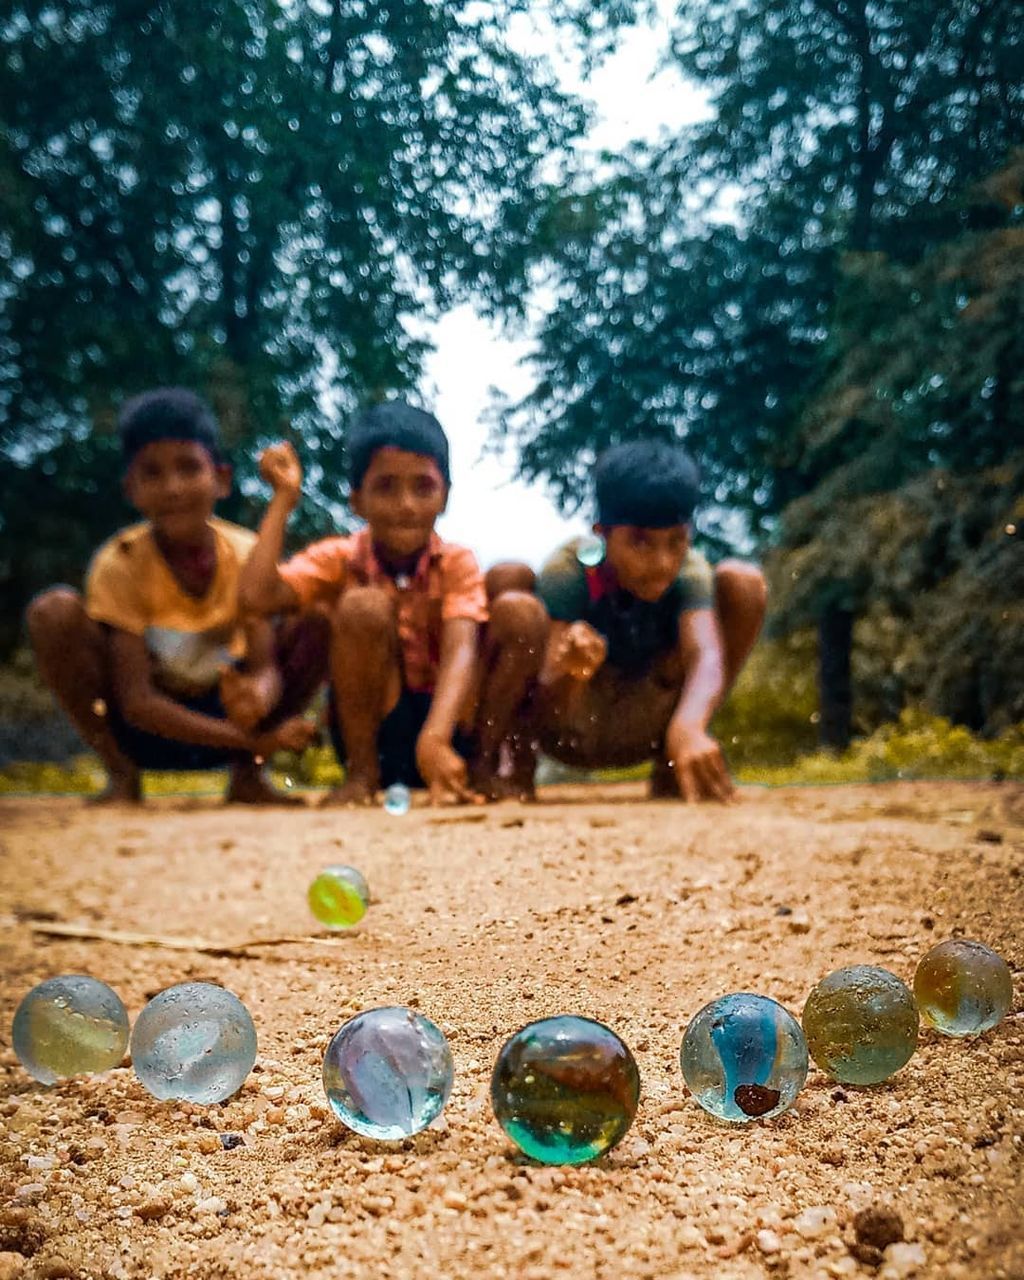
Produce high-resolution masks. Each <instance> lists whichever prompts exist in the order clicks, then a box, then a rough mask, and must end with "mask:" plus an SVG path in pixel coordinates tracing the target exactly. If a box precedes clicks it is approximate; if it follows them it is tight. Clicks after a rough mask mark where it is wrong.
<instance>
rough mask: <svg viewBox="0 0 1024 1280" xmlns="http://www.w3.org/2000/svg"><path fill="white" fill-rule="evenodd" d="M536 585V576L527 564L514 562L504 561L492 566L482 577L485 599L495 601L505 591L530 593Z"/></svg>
mask: <svg viewBox="0 0 1024 1280" xmlns="http://www.w3.org/2000/svg"><path fill="white" fill-rule="evenodd" d="M536 585H537V575H536V574H535V573H534V571H533V570H532V569H531V568H530V566H529V565H528V564H521V563H520V562H519V561H516V560H505V561H502V563H501V564H496V565H493V566H492V567H491V568H490V569H488V570H487V573H486V574H485V575H484V586H485V587H486V589H487V599H488V600H496V599H497V598H498V596H500V595H502V594H504V593H505V592H506V591H525V592H527V593H532V592H533V590H534V588H535V587H536Z"/></svg>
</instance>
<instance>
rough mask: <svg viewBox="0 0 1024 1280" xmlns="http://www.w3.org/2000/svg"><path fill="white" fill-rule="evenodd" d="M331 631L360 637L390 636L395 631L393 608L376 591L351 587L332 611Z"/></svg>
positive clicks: (385, 593)
mask: <svg viewBox="0 0 1024 1280" xmlns="http://www.w3.org/2000/svg"><path fill="white" fill-rule="evenodd" d="M333 622H334V627H335V629H337V630H341V631H345V632H348V633H351V632H358V633H359V634H360V635H363V636H365V635H374V636H377V635H380V636H384V635H390V634H391V633H392V632H393V631H394V629H395V606H394V603H393V601H392V600H391V597H390V596H389V595H388V593H387V592H386V591H383V590H382V589H381V588H380V587H351V588H350V589H349V590H348V591H346V592H344V594H343V595H342V597H341V599H340V600H339V601H338V604H337V606H336V608H335V610H334V619H333Z"/></svg>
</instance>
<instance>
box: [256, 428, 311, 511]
mask: <svg viewBox="0 0 1024 1280" xmlns="http://www.w3.org/2000/svg"><path fill="white" fill-rule="evenodd" d="M260 475H261V476H262V477H263V479H264V480H265V481H266V482H267V484H269V485H270V487H271V489H273V491H274V493H275V494H279V495H280V496H281V497H282V498H286V499H287V500H288V502H289V503H290V505H291V506H293V507H294V506H295V504H296V503H297V502H298V500H299V498H300V497H301V496H302V463H301V462H300V461H299V456H298V454H297V453H296V452H295V450H294V449H293V448H292V446H291V445H290V444H289V443H288V441H287V440H282V441H280V442H279V443H278V444H272V445H270V446H269V447H268V448H266V449H264V450H263V452H262V453H261V454H260Z"/></svg>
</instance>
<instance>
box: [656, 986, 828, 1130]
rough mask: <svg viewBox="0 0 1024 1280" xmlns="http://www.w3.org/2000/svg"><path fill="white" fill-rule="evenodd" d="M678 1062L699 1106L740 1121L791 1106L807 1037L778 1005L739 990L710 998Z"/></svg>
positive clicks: (802, 1070)
mask: <svg viewBox="0 0 1024 1280" xmlns="http://www.w3.org/2000/svg"><path fill="white" fill-rule="evenodd" d="M679 1061H680V1065H681V1066H682V1069H683V1079H684V1080H685V1081H686V1083H687V1085H688V1086H689V1087H690V1089H691V1090H692V1092H693V1096H694V1097H695V1098H696V1099H697V1101H698V1102H699V1103H700V1105H701V1106H702V1107H703V1108H704V1109H705V1111H710V1112H711V1114H712V1115H714V1116H718V1117H719V1119H721V1120H731V1121H735V1122H738V1123H741V1124H745V1123H747V1122H749V1121H751V1120H761V1119H767V1118H769V1117H771V1116H777V1115H780V1114H781V1113H782V1112H783V1111H785V1110H786V1109H787V1108H788V1107H790V1106H792V1105H793V1100H794V1099H795V1098H796V1095H797V1094H798V1093H799V1092H800V1090H801V1089H802V1088H803V1084H804V1080H805V1079H806V1078H807V1041H806V1040H805V1039H804V1033H803V1032H802V1031H801V1030H800V1024H799V1023H798V1022H797V1020H796V1019H795V1018H794V1017H793V1015H792V1014H790V1013H789V1012H787V1011H786V1010H785V1009H783V1007H782V1005H780V1004H777V1003H776V1002H775V1001H774V1000H769V999H768V997H767V996H757V995H751V994H750V993H749V992H746V991H741V992H736V993H735V994H733V995H728V996H721V997H720V998H719V999H718V1000H712V1002H711V1003H710V1004H707V1005H705V1006H704V1008H703V1009H701V1011H700V1013H698V1014H697V1015H696V1016H695V1017H694V1018H693V1020H692V1021H691V1022H690V1025H689V1026H688V1027H687V1028H686V1031H685V1033H684V1035H683V1043H682V1047H681V1049H680V1052H679Z"/></svg>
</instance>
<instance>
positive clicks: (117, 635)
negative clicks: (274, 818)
mask: <svg viewBox="0 0 1024 1280" xmlns="http://www.w3.org/2000/svg"><path fill="white" fill-rule="evenodd" d="M110 652H111V666H112V677H113V686H114V697H115V699H116V701H117V705H118V707H119V708H120V709H121V713H122V714H123V716H124V718H125V719H126V720H127V721H128V723H129V724H131V725H134V726H135V728H137V729H143V730H145V731H146V732H147V733H154V734H158V735H159V736H160V737H162V738H171V739H173V740H175V741H177V742H191V743H195V744H196V745H198V746H202V747H217V748H220V749H221V750H225V751H238V752H242V753H245V754H249V755H271V754H272V753H273V752H274V751H279V750H282V749H285V748H287V749H290V750H301V749H302V748H303V747H304V746H306V745H307V744H308V742H309V738H310V736H311V734H312V731H313V730H312V726H310V725H308V724H307V723H306V722H305V721H304V720H302V719H301V717H299V716H295V717H293V719H291V720H286V721H285V722H284V723H283V724H281V725H279V726H277V727H276V728H274V729H272V730H270V731H269V732H267V733H262V734H257V733H252V732H249V731H247V730H245V729H242V728H240V727H239V726H238V725H235V724H232V723H231V721H230V720H219V719H217V718H216V717H215V716H208V715H204V714H203V713H202V712H200V711H191V710H190V709H189V708H188V707H184V706H182V705H181V703H179V702H175V701H174V699H173V698H170V697H168V696H167V694H165V693H164V692H163V691H162V690H161V689H159V688H158V687H157V686H156V685H155V684H154V682H153V677H152V672H151V665H150V659H149V654H148V653H147V651H146V645H145V641H144V640H143V639H142V637H141V636H133V635H131V634H130V633H129V632H127V631H120V630H116V629H115V630H114V631H113V632H112V633H111V638H110Z"/></svg>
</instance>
